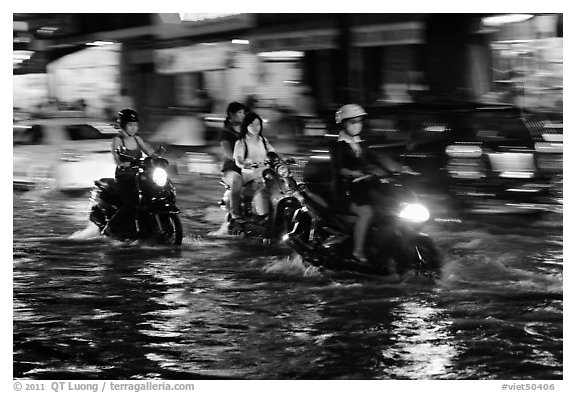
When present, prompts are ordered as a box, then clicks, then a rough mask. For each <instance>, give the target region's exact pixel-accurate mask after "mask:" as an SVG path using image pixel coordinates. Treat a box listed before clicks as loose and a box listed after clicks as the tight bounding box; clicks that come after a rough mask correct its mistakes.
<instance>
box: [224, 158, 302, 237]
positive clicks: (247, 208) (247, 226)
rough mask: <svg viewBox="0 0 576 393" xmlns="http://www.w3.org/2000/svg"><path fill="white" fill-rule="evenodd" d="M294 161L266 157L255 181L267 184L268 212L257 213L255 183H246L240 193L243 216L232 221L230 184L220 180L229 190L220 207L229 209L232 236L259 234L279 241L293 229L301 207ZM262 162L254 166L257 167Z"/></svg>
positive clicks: (257, 235)
mask: <svg viewBox="0 0 576 393" xmlns="http://www.w3.org/2000/svg"><path fill="white" fill-rule="evenodd" d="M292 163H294V160H293V159H291V158H289V159H287V160H285V161H284V160H282V159H281V158H280V157H279V156H278V154H276V153H274V152H269V153H268V154H267V160H266V162H265V163H264V164H261V165H264V166H265V168H264V169H263V170H262V176H261V178H257V179H255V180H254V182H258V181H261V182H263V183H264V192H265V194H266V196H267V198H266V199H267V203H268V214H266V215H258V213H257V209H256V207H255V205H254V195H255V192H254V187H253V184H251V183H252V182H249V183H247V184H245V185H244V187H243V188H242V191H241V195H240V213H241V216H242V219H239V220H233V219H232V216H231V213H230V212H231V209H230V198H231V191H230V187H229V186H228V185H227V184H226V183H224V182H221V184H222V185H224V186H225V187H226V191H225V192H224V195H223V197H222V199H221V201H220V206H221V207H222V208H223V209H224V210H226V211H227V214H226V221H227V222H228V233H229V234H233V235H240V234H245V235H247V236H256V237H260V238H262V239H264V240H265V241H270V240H280V239H281V238H282V237H283V236H284V235H285V234H286V233H288V232H290V230H291V229H292V217H293V215H294V212H295V211H296V210H298V209H299V208H300V207H301V204H300V201H299V198H301V196H300V195H299V191H298V185H297V183H296V180H295V179H294V177H293V175H292V172H291V171H290V169H289V168H288V164H292ZM259 167H260V165H253V166H252V168H254V169H257V168H259Z"/></svg>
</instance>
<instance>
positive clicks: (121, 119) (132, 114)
mask: <svg viewBox="0 0 576 393" xmlns="http://www.w3.org/2000/svg"><path fill="white" fill-rule="evenodd" d="M116 121H118V124H120V127H122V128H124V126H126V123H130V122H133V121H136V122H137V121H138V113H136V111H135V110H132V109H122V110H121V111H120V112H118V115H117V116H116Z"/></svg>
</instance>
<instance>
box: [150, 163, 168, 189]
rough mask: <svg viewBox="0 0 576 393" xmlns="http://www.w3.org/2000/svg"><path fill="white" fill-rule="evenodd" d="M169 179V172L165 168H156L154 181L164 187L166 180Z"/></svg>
mask: <svg viewBox="0 0 576 393" xmlns="http://www.w3.org/2000/svg"><path fill="white" fill-rule="evenodd" d="M167 180H168V173H167V172H166V170H165V169H164V168H156V169H154V172H152V181H154V183H156V185H157V186H160V187H164V186H165V185H166V181H167Z"/></svg>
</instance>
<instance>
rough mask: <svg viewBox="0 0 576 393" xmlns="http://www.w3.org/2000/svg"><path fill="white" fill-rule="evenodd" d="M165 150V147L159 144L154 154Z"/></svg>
mask: <svg viewBox="0 0 576 393" xmlns="http://www.w3.org/2000/svg"><path fill="white" fill-rule="evenodd" d="M165 151H166V149H165V148H164V146H162V145H160V146H158V149H156V154H162V153H164V152H165Z"/></svg>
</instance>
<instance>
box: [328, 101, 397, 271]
mask: <svg viewBox="0 0 576 393" xmlns="http://www.w3.org/2000/svg"><path fill="white" fill-rule="evenodd" d="M364 116H366V112H365V111H364V109H363V108H362V107H361V106H360V105H357V104H348V105H344V106H343V107H341V108H340V109H338V111H337V112H336V124H338V125H339V126H340V127H341V131H340V133H339V135H338V141H337V143H336V144H335V146H333V147H332V149H331V151H330V154H331V156H332V165H333V168H334V172H333V173H334V176H333V183H332V185H333V191H334V194H335V195H336V198H337V200H338V202H339V203H340V204H341V205H342V206H343V207H345V208H348V209H349V210H350V211H351V212H353V213H355V214H356V215H357V216H358V218H357V219H356V221H355V223H354V246H353V250H352V256H353V257H354V258H355V259H356V260H358V261H360V262H362V263H366V262H368V259H367V258H366V254H365V252H364V243H365V241H366V237H367V235H368V230H369V228H370V224H371V222H372V217H373V215H374V208H373V206H372V200H371V197H370V194H371V185H370V183H369V182H365V181H361V179H360V178H361V177H363V176H365V175H367V174H369V173H372V174H379V175H385V174H386V171H387V172H400V171H401V170H402V169H403V167H402V166H401V165H400V164H398V163H396V162H395V161H393V160H391V159H390V158H388V157H385V156H378V155H375V154H374V153H372V152H371V151H370V150H369V149H368V146H367V145H366V142H365V141H363V140H362V139H361V138H360V133H361V132H362V120H363V118H364ZM374 165H377V166H376V167H375V166H374Z"/></svg>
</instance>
